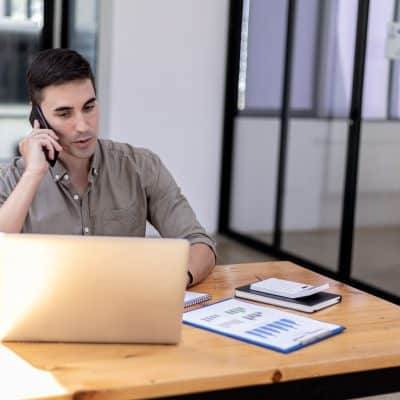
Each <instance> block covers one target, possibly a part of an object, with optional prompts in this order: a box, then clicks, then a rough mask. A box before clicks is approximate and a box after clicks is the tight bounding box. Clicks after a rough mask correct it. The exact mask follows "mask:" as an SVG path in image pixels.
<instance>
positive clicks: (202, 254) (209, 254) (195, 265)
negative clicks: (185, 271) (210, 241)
mask: <svg viewBox="0 0 400 400" xmlns="http://www.w3.org/2000/svg"><path fill="white" fill-rule="evenodd" d="M214 267H215V255H214V252H213V251H212V250H211V249H210V247H209V246H207V245H206V244H204V243H195V244H192V245H191V246H190V251H189V271H190V272H191V274H192V276H193V282H192V283H191V285H190V286H193V285H195V284H197V283H199V282H201V281H202V280H204V279H205V278H206V277H207V276H208V275H209V274H210V272H211V271H212V269H213V268H214Z"/></svg>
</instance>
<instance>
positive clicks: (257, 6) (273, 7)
mask: <svg viewBox="0 0 400 400" xmlns="http://www.w3.org/2000/svg"><path fill="white" fill-rule="evenodd" d="M286 21H287V0H269V1H265V0H251V1H250V9H249V21H248V23H249V26H248V44H247V72H246V76H247V79H246V96H245V108H246V109H260V108H261V109H269V110H276V111H277V110H279V109H280V107H281V101H282V80H283V70H284V56H285V46H286V45H285V37H286ZM242 49H243V47H242Z"/></svg>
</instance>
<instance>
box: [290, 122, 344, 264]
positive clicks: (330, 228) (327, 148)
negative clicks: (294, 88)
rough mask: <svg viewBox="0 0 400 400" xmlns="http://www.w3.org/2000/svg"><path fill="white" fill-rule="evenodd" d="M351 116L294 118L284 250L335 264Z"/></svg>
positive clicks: (291, 124)
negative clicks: (328, 119)
mask: <svg viewBox="0 0 400 400" xmlns="http://www.w3.org/2000/svg"><path fill="white" fill-rule="evenodd" d="M347 130H348V127H347V121H326V120H316V119H314V120H311V119H307V120H306V119H301V120H300V119H292V120H291V123H290V125H289V132H290V135H289V149H288V164H287V175H286V176H287V181H286V189H285V198H284V219H283V232H282V249H283V250H286V251H288V252H290V253H293V254H295V255H297V256H299V257H302V258H305V259H307V260H309V261H312V262H315V263H318V264H320V265H323V266H325V267H327V268H329V269H331V270H335V269H336V268H337V261H338V253H339V243H340V226H341V218H342V200H343V183H344V165H345V155H346V147H347V146H346V144H347V141H346V138H347Z"/></svg>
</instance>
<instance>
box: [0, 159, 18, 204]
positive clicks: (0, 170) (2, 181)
mask: <svg viewBox="0 0 400 400" xmlns="http://www.w3.org/2000/svg"><path fill="white" fill-rule="evenodd" d="M15 164H16V160H13V162H12V163H11V164H10V165H8V166H0V207H1V206H2V205H3V204H4V203H5V201H6V200H7V199H8V197H9V196H10V194H11V192H12V191H13V190H14V188H15V186H16V185H17V183H18V180H19V178H20V175H21V172H20V171H18V168H17V167H16V165H15Z"/></svg>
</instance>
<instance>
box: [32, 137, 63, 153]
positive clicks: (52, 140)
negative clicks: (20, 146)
mask: <svg viewBox="0 0 400 400" xmlns="http://www.w3.org/2000/svg"><path fill="white" fill-rule="evenodd" d="M35 139H38V140H40V141H42V140H44V141H48V142H50V143H51V144H52V146H54V148H55V149H56V150H57V151H62V149H63V148H62V147H61V145H60V144H59V143H58V142H57V141H56V140H54V139H53V138H52V137H51V136H49V135H47V134H45V133H42V134H38V135H35Z"/></svg>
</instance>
